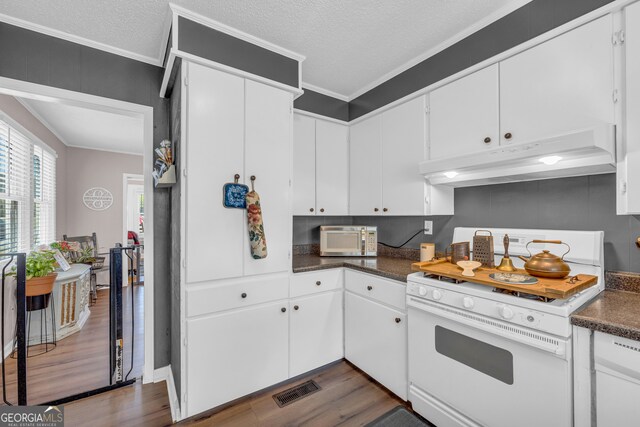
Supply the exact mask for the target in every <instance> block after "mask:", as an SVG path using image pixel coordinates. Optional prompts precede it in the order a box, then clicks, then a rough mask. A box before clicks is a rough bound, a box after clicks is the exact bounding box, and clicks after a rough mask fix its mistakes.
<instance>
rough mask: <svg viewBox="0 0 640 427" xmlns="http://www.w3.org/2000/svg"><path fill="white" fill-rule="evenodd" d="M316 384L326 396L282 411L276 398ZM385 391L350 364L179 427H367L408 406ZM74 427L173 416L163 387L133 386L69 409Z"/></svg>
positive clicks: (165, 420) (152, 422) (144, 422)
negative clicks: (307, 383) (309, 383)
mask: <svg viewBox="0 0 640 427" xmlns="http://www.w3.org/2000/svg"><path fill="white" fill-rule="evenodd" d="M309 379H313V380H314V381H316V382H317V383H318V385H320V387H322V390H320V391H318V392H316V393H314V394H312V395H310V396H307V397H305V398H303V399H302V400H300V401H298V402H295V403H292V404H290V405H288V406H285V407H284V408H279V407H278V405H276V403H275V402H274V400H273V398H272V395H273V394H275V393H278V392H280V391H283V390H285V389H287V388H289V387H292V386H294V385H296V384H299V383H302V382H304V381H307V380H309ZM403 404H404V402H402V401H401V400H400V399H398V398H397V397H395V396H394V395H393V394H391V393H390V392H389V391H387V390H386V389H385V388H384V387H382V386H380V385H379V384H378V383H376V382H374V381H372V380H371V379H370V378H369V377H368V376H367V375H365V374H363V373H362V372H361V371H359V370H358V369H354V368H353V367H352V366H351V365H350V364H349V363H347V362H344V361H343V362H340V363H337V364H335V365H332V366H330V367H328V368H326V369H324V370H322V371H320V372H316V373H315V374H311V375H308V376H306V377H303V378H300V379H298V380H296V381H294V382H291V383H288V384H285V385H282V386H280V387H277V388H274V389H271V390H268V391H265V392H262V393H258V394H256V395H255V396H252V397H249V398H246V399H243V400H241V401H240V402H239V403H237V404H234V405H232V406H230V407H228V408H226V409H223V410H221V411H217V412H211V413H204V414H201V415H198V416H196V417H193V418H191V419H188V420H184V421H182V422H180V423H179V425H185V426H200V427H202V426H216V427H234V426H238V427H240V426H242V427H251V426H269V427H280V426H283V427H284V426H318V427H329V426H362V425H365V424H367V423H369V422H371V421H373V420H375V419H376V418H378V417H379V416H381V415H382V414H384V413H385V412H387V411H389V410H391V409H393V408H395V407H396V406H398V405H403ZM65 421H66V422H67V425H70V426H85V425H87V426H88V425H91V426H116V425H126V426H130V425H131V426H133V425H135V426H154V427H155V426H165V425H169V424H171V411H170V408H169V400H168V398H167V389H166V385H165V383H164V382H160V383H156V384H145V385H142V384H140V383H137V384H135V385H133V386H130V387H126V388H122V389H119V390H115V391H111V392H108V393H104V394H101V395H98V396H93V397H90V398H87V399H83V400H79V401H77V402H73V403H71V404H67V405H65Z"/></svg>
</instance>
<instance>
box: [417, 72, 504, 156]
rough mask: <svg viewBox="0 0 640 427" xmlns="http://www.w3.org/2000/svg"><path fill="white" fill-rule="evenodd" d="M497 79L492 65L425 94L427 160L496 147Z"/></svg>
mask: <svg viewBox="0 0 640 427" xmlns="http://www.w3.org/2000/svg"><path fill="white" fill-rule="evenodd" d="M498 78H499V73H498V64H494V65H491V66H489V67H487V68H484V69H482V70H480V71H478V72H475V73H473V74H470V75H468V76H466V77H463V78H461V79H460V80H456V81H454V82H452V83H449V84H448V85H445V86H442V87H440V88H438V89H436V90H434V91H433V92H431V93H430V94H429V104H430V108H429V111H430V114H429V116H430V126H429V131H430V138H429V141H430V158H431V159H440V158H447V157H455V156H459V155H461V154H470V153H475V152H479V151H482V150H486V149H489V148H494V147H496V146H498V145H499V143H500V138H499V135H500V130H499V123H498V121H499V117H500V112H499V93H500V91H499V89H498Z"/></svg>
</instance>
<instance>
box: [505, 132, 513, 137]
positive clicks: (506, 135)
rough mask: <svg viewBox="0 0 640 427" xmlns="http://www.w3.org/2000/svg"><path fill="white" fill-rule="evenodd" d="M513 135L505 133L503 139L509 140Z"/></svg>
mask: <svg viewBox="0 0 640 427" xmlns="http://www.w3.org/2000/svg"><path fill="white" fill-rule="evenodd" d="M512 136H513V135H511V132H507V133H505V134H504V137H505V139H511V137H512Z"/></svg>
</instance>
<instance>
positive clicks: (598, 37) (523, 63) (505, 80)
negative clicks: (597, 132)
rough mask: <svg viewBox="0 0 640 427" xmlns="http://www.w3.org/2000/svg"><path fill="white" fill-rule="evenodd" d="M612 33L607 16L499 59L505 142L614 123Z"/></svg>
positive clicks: (502, 140) (609, 18)
mask: <svg viewBox="0 0 640 427" xmlns="http://www.w3.org/2000/svg"><path fill="white" fill-rule="evenodd" d="M612 34H613V18H612V16H611V15H607V16H604V17H602V18H599V19H597V20H595V21H592V22H590V23H587V24H585V25H583V26H581V27H579V28H576V29H575V30H572V31H569V32H567V33H565V34H562V35H560V36H558V37H556V38H554V39H551V40H549V41H547V42H545V43H542V44H540V45H538V46H535V47H533V48H531V49H529V50H527V51H524V52H522V53H520V54H518V55H515V56H513V57H511V58H509V59H507V60H505V61H503V62H501V63H500V128H501V143H505V144H510V143H519V142H527V141H532V140H537V139H540V138H545V137H551V136H556V135H561V134H566V133H569V132H573V131H576V130H581V129H585V128H590V127H594V126H597V125H601V124H605V123H606V124H611V123H614V105H613V96H614V93H613V89H614V86H613V84H614V80H613V69H614V66H613V48H612V44H611V38H612Z"/></svg>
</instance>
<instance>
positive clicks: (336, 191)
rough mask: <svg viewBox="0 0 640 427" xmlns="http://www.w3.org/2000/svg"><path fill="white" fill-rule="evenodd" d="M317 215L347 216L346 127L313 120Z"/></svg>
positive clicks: (347, 146)
mask: <svg viewBox="0 0 640 427" xmlns="http://www.w3.org/2000/svg"><path fill="white" fill-rule="evenodd" d="M315 158H316V165H315V166H316V214H317V215H348V213H349V127H348V126H346V125H342V124H339V123H332V122H328V121H325V120H316V156H315Z"/></svg>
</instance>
